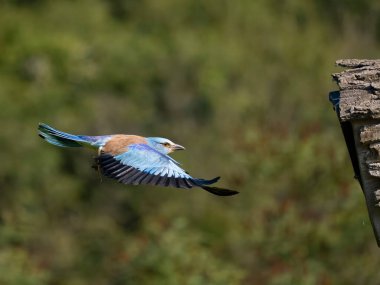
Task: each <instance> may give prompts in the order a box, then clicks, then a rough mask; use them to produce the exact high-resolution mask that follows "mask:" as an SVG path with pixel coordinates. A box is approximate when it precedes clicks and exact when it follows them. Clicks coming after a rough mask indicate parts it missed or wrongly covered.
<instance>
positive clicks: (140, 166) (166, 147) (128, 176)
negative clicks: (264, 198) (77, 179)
mask: <svg viewBox="0 0 380 285" xmlns="http://www.w3.org/2000/svg"><path fill="white" fill-rule="evenodd" d="M38 134H39V136H40V137H41V138H43V139H44V140H46V141H47V142H49V143H51V144H53V145H56V146H60V147H82V146H84V147H89V148H93V149H97V150H98V156H97V157H96V158H95V168H96V169H99V170H100V172H101V173H102V174H103V175H104V176H107V177H109V178H113V179H116V180H117V181H119V182H120V183H124V184H130V185H139V184H150V185H159V186H165V187H176V188H183V189H190V188H193V187H199V188H201V189H204V190H206V191H208V192H210V193H212V194H215V195H218V196H231V195H235V194H237V193H239V192H237V191H235V190H229V189H225V188H219V187H214V186H210V185H211V184H214V183H215V182H217V181H218V180H219V178H220V177H216V178H213V179H210V180H207V179H200V178H194V177H192V176H190V175H189V174H188V173H187V172H186V171H184V170H183V169H182V168H181V167H180V164H179V163H178V162H177V161H175V160H174V159H173V158H171V157H170V156H169V155H168V154H169V153H171V152H173V151H176V150H184V149H185V148H184V147H183V146H181V145H178V144H175V143H173V142H172V141H170V140H168V139H165V138H159V137H141V136H136V135H105V136H83V135H72V134H68V133H64V132H61V131H58V130H56V129H54V128H52V127H50V126H48V125H46V124H42V123H40V124H39V125H38Z"/></svg>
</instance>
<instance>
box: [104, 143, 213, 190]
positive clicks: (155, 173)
mask: <svg viewBox="0 0 380 285" xmlns="http://www.w3.org/2000/svg"><path fill="white" fill-rule="evenodd" d="M97 164H98V166H99V167H100V169H101V171H102V173H103V174H104V175H105V176H107V177H110V178H114V179H116V180H118V181H119V182H121V183H124V184H133V185H138V184H152V185H160V186H172V187H177V188H185V189H189V188H192V187H194V186H199V187H202V186H205V185H210V184H213V183H215V182H216V181H218V179H219V177H216V178H214V179H211V180H205V179H197V178H193V177H191V176H190V175H189V174H188V173H186V172H185V171H184V170H183V169H182V168H181V167H180V166H179V163H178V162H176V161H175V160H174V159H172V158H171V157H170V156H168V155H164V154H162V153H160V152H158V151H156V150H155V149H153V148H151V147H150V146H148V145H146V144H133V145H129V146H128V151H127V152H124V153H122V154H119V155H116V156H112V155H111V154H109V153H101V154H100V155H99V157H98V158H97Z"/></svg>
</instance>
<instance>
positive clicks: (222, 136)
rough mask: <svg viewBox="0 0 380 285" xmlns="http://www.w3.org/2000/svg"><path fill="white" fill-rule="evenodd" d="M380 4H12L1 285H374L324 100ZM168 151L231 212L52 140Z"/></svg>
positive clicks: (367, 52)
mask: <svg viewBox="0 0 380 285" xmlns="http://www.w3.org/2000/svg"><path fill="white" fill-rule="evenodd" d="M378 3H379V2H378V1H375V0H365V1H360V2H359V1H352V0H345V1H337V0H336V1H326V0H313V1H296V0H286V1H273V0H270V1H268V0H257V1H250V0H239V1H190V0H189V1H174V0H160V1H156V0H144V1H136V0H130V1H122V0H112V1H111V0H109V1H102V0H95V1H89V0H83V1H74V0H72V1H46V0H33V1H32V0H28V1H25V0H2V1H0V51H1V53H0V105H1V112H0V121H1V125H2V130H1V132H0V146H1V149H2V151H1V164H0V283H1V284H5V285H8V284H27V285H29V284H54V285H60V284H75V285H82V284H115V285H118V284H165V285H166V284H189V285H198V284H221V285H222V284H226V285H227V284H228V285H233V284H307V285H309V284H310V285H311V284H323V285H326V284H377V283H378V280H379V278H380V273H379V270H378V263H379V262H380V257H379V254H378V248H377V246H376V243H375V240H374V238H373V233H372V229H371V225H370V222H369V220H368V216H367V212H366V208H365V204H364V199H363V195H362V193H361V191H360V188H359V185H358V183H357V182H356V181H355V180H354V179H353V171H352V169H351V165H350V161H349V158H348V153H347V151H346V149H345V145H344V141H343V137H342V135H341V132H340V130H339V126H338V122H337V119H336V116H335V114H334V112H333V110H332V108H331V104H330V103H329V102H328V99H327V98H328V92H329V91H331V90H334V89H336V86H335V85H334V84H333V83H332V81H331V79H330V76H329V75H330V73H332V72H335V71H337V69H336V68H335V67H334V61H335V60H336V59H339V58H373V57H378V51H379V48H380V34H379V31H380V6H379V4H378ZM38 122H46V123H49V124H51V125H52V126H54V127H57V128H59V129H62V130H63V131H68V132H72V133H77V134H89V135H91V134H94V135H95V134H111V133H130V134H140V135H146V136H163V137H167V138H170V139H172V140H173V141H175V142H178V143H180V144H182V145H185V146H186V148H187V151H186V152H182V153H178V154H175V155H174V157H175V159H177V160H179V161H181V162H182V163H183V166H184V167H185V168H186V169H188V170H189V171H190V173H192V174H193V175H194V176H199V177H205V178H210V177H213V176H217V175H221V176H222V178H223V179H222V182H221V184H220V185H221V186H226V187H231V188H234V189H238V190H239V191H241V193H240V194H239V195H238V196H235V197H231V198H218V197H215V196H212V195H210V194H208V193H206V192H204V191H197V190H194V191H180V190H175V189H165V188H153V187H128V186H125V185H121V184H117V183H115V182H114V181H110V180H103V181H101V180H100V178H99V176H98V174H97V173H96V172H94V171H93V170H92V169H91V167H90V166H91V163H92V162H91V159H92V156H93V155H95V154H94V153H91V152H90V151H86V150H83V149H60V148H56V147H53V146H51V145H48V144H46V143H45V142H43V141H42V140H40V139H39V138H38V136H37V133H36V126H37V123H38Z"/></svg>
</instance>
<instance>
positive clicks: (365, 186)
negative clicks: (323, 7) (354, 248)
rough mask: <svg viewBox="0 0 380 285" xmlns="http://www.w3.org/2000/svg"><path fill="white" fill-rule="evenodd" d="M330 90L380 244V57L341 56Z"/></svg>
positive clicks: (379, 243)
mask: <svg viewBox="0 0 380 285" xmlns="http://www.w3.org/2000/svg"><path fill="white" fill-rule="evenodd" d="M336 64H337V65H338V66H341V67H348V68H349V69H347V70H345V71H343V72H340V73H334V74H333V75H332V76H333V79H334V80H335V81H336V82H337V83H338V86H339V91H338V92H337V91H335V92H331V93H330V101H331V102H332V103H333V105H334V108H335V110H336V112H337V115H338V118H339V120H340V123H341V127H342V130H343V134H344V137H345V140H346V144H347V148H348V150H349V153H350V157H351V162H352V165H353V168H354V171H355V177H356V178H357V179H358V180H359V183H360V185H361V187H362V190H363V193H364V196H365V200H366V204H367V208H368V213H369V217H370V220H371V224H372V227H373V230H374V234H375V237H376V241H377V244H378V246H379V247H380V207H379V206H380V203H379V200H380V60H366V59H364V60H362V59H344V60H338V61H337V62H336Z"/></svg>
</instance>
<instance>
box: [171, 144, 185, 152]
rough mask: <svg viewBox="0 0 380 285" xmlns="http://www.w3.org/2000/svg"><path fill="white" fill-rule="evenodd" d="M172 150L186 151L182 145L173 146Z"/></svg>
mask: <svg viewBox="0 0 380 285" xmlns="http://www.w3.org/2000/svg"><path fill="white" fill-rule="evenodd" d="M172 150H173V151H174V150H185V148H184V147H183V146H182V145H179V144H175V145H173V146H172Z"/></svg>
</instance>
